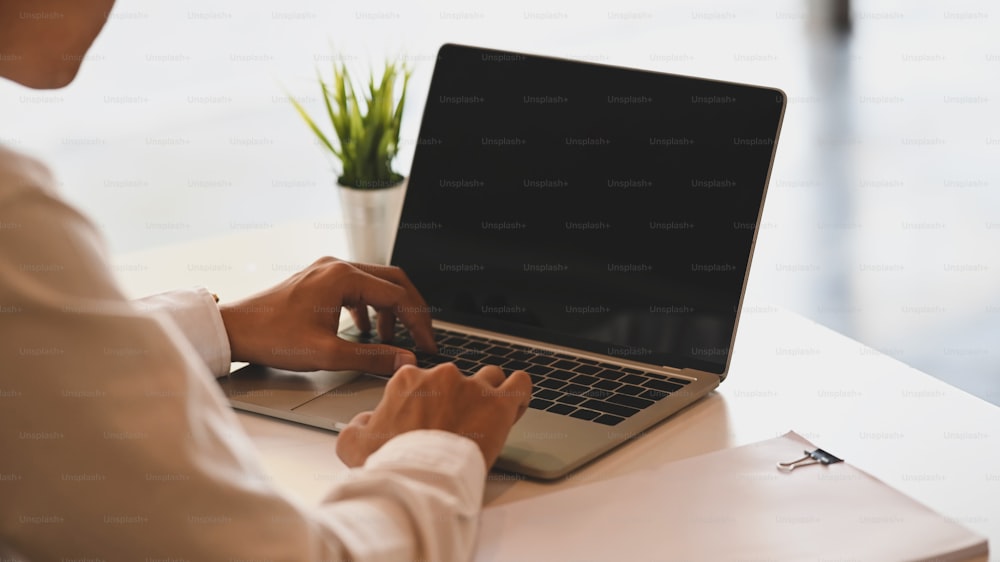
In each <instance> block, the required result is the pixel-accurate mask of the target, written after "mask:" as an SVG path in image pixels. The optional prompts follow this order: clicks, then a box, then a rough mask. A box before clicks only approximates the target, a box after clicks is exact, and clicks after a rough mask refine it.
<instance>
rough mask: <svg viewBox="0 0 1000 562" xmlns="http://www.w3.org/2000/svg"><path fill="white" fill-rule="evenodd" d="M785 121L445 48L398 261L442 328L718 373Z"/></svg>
mask: <svg viewBox="0 0 1000 562" xmlns="http://www.w3.org/2000/svg"><path fill="white" fill-rule="evenodd" d="M783 107H784V98H783V95H782V94H781V92H780V91H778V90H773V89H767V88H759V87H754V86H746V85H739V84H730V83H722V82H714V81H709V80H701V79H694V78H688V77H682V76H675V75H667V74H658V73H652V72H642V71H635V70H628V69H622V68H615V67H608V66H602V65H595V64H586V63H576V62H569V61H564V60H558V59H549V58H544V57H535V56H526V55H517V54H513V53H506V52H501V51H490V50H483V49H476V48H469V47H460V46H455V45H446V46H444V47H442V49H441V51H440V53H439V57H438V60H437V64H436V67H435V70H434V76H433V79H432V83H431V87H430V92H429V96H428V100H427V105H426V108H425V110H424V117H423V123H422V125H421V129H420V135H419V140H418V146H417V149H416V153H415V156H414V162H413V168H412V170H411V174H410V181H409V187H408V193H407V196H406V202H405V205H404V209H403V214H402V218H401V221H400V229H399V233H398V235H397V238H396V244H395V247H394V251H393V259H392V262H393V264H395V265H398V266H400V267H402V268H404V269H405V270H406V272H407V273H408V274H409V276H410V278H411V279H412V280H413V282H414V283H415V284H416V286H417V288H418V289H419V290H420V291H421V292H422V293H423V295H424V297H425V298H426V299H427V302H428V304H429V305H430V306H431V307H432V312H433V314H434V316H435V317H436V318H440V319H442V320H446V321H450V322H456V323H460V324H465V325H470V326H475V327H478V328H482V329H487V330H492V331H497V332H502V333H507V334H512V335H517V336H521V337H526V338H531V339H536V340H542V341H548V342H552V343H556V344H559V345H567V346H572V347H575V348H581V349H586V350H590V351H593V352H596V353H600V354H606V355H612V356H616V357H621V358H623V359H631V360H635V361H641V362H644V363H653V364H657V365H668V366H671V367H677V368H683V367H690V368H696V369H701V370H706V371H710V372H715V373H722V372H723V370H724V369H725V367H726V365H727V359H728V354H729V349H730V343H731V339H732V337H733V332H734V326H735V322H736V313H737V310H738V307H739V305H740V298H741V295H742V292H743V283H744V278H745V273H746V269H747V266H748V263H749V258H750V253H751V249H752V245H753V238H754V232H755V228H756V224H757V220H758V216H759V211H760V208H761V205H762V202H763V195H764V191H765V183H766V180H767V174H768V169H769V166H770V162H771V159H772V156H773V150H774V141H775V139H776V138H777V134H778V128H779V125H780V120H781V114H782V109H783Z"/></svg>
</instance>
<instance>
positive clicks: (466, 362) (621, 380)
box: [393, 326, 691, 425]
mask: <svg viewBox="0 0 1000 562" xmlns="http://www.w3.org/2000/svg"><path fill="white" fill-rule="evenodd" d="M434 339H435V340H436V341H437V342H438V353H436V354H433V353H424V352H422V351H414V353H416V356H417V366H419V367H423V368H428V367H433V366H435V365H439V364H441V363H447V362H449V361H450V362H454V363H455V365H456V366H457V367H458V368H459V369H460V370H461V371H462V372H463V373H465V374H466V375H471V374H473V373H475V372H476V371H478V370H479V369H480V368H482V367H484V366H486V365H496V366H498V367H500V368H502V369H503V370H504V371H505V372H507V373H510V372H512V371H518V370H521V371H526V372H527V373H528V374H529V375H531V382H532V383H533V385H534V390H533V392H532V397H531V404H530V407H531V408H533V409H535V410H544V411H546V412H551V413H553V414H559V415H563V416H570V417H572V418H578V419H581V420H588V421H594V422H596V423H600V424H604V425H617V424H619V423H621V422H623V421H625V419H626V418H629V417H631V416H634V415H635V414H637V413H639V411H640V410H643V409H646V408H648V407H650V406H652V405H653V404H654V403H655V402H657V401H658V400H662V399H663V398H665V397H666V396H668V395H670V394H671V393H673V392H676V391H678V390H680V389H682V388H684V387H685V386H686V385H687V384H689V383H690V382H691V381H688V380H685V379H681V378H678V377H670V376H667V375H662V374H660V373H651V372H648V371H643V370H640V369H633V368H627V367H622V366H620V365H612V364H611V363H603V362H600V361H595V360H593V359H587V358H582V357H575V356H573V355H567V354H565V353H555V352H552V351H549V350H546V349H537V348H532V347H527V346H523V345H516V344H511V343H507V342H503V341H500V340H494V339H488V338H483V337H479V336H473V335H469V334H463V333H460V332H455V331H452V330H444V329H441V328H435V329H434ZM393 345H397V346H400V347H405V348H409V349H415V345H414V343H413V340H412V338H410V334H409V333H408V332H407V331H406V329H405V328H404V327H402V326H397V328H396V334H395V340H394V341H393Z"/></svg>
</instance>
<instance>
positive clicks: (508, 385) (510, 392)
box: [497, 371, 531, 421]
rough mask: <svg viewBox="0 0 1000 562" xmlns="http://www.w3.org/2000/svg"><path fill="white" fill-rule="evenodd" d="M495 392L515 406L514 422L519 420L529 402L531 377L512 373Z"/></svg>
mask: <svg viewBox="0 0 1000 562" xmlns="http://www.w3.org/2000/svg"><path fill="white" fill-rule="evenodd" d="M497 391H498V392H499V393H500V394H501V395H502V396H504V397H506V398H508V399H509V400H510V401H511V402H512V403H514V404H515V405H516V406H517V414H516V415H515V416H514V421H517V420H519V419H521V416H523V415H524V412H526V411H527V410H528V404H529V403H530V402H531V376H529V375H528V373H526V372H524V371H514V372H513V373H511V375H510V376H509V377H507V380H505V381H503V383H502V384H501V385H500V386H499V387H498V388H497Z"/></svg>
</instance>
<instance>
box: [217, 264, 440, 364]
mask: <svg viewBox="0 0 1000 562" xmlns="http://www.w3.org/2000/svg"><path fill="white" fill-rule="evenodd" d="M369 306H371V307H373V308H375V310H376V311H377V312H378V320H377V326H376V330H377V332H378V334H379V335H380V336H381V338H382V340H383V341H386V342H388V341H390V340H392V336H393V329H394V328H395V325H396V321H397V319H398V320H399V321H400V322H401V323H402V324H403V325H404V326H405V327H406V329H407V333H408V336H411V337H412V340H410V341H411V342H413V343H414V344H415V346H416V348H417V349H420V350H422V351H425V352H434V351H437V344H436V343H435V342H434V336H433V334H432V333H431V316H430V313H429V312H428V310H429V309H428V307H427V303H426V302H425V301H424V299H423V297H421V296H420V293H419V292H418V291H417V289H416V288H415V287H414V286H413V283H411V282H410V280H409V279H408V278H407V277H406V274H405V273H403V271H402V270H401V269H399V268H398V267H389V266H383V265H367V264H353V263H349V262H345V261H341V260H338V259H334V258H320V259H319V260H317V261H316V262H314V263H313V264H312V265H310V266H309V267H307V268H305V269H304V270H302V271H300V272H298V273H296V274H295V275H292V276H291V277H290V278H288V279H287V280H285V281H284V282H282V283H279V284H278V285H276V286H275V287H272V288H271V289H268V290H266V291H263V292H261V293H258V294H256V295H253V296H251V297H249V298H247V299H244V300H242V301H237V302H235V303H231V304H230V303H226V304H223V305H221V306H220V307H219V310H220V312H221V313H222V321H223V323H224V324H225V326H226V333H227V335H228V336H229V346H230V349H231V351H232V360H233V361H247V362H250V363H256V364H259V365H267V366H270V367H277V368H280V369H288V370H293V371H315V370H319V369H327V370H331V371H336V370H341V369H352V370H359V371H367V372H370V373H375V374H380V375H390V374H392V373H393V372H395V371H396V369H398V368H399V367H401V366H403V365H413V364H415V363H416V357H415V356H414V355H413V352H412V351H410V350H404V349H401V348H399V347H397V346H392V345H388V344H366V343H355V342H349V341H347V340H344V339H341V338H340V337H338V335H337V329H338V327H339V323H340V311H341V308H347V309H348V310H349V311H350V313H351V315H352V316H353V317H354V321H355V323H356V324H357V326H358V327H359V328H360V329H361V330H363V331H368V330H370V329H371V321H370V320H369V318H368V307H369Z"/></svg>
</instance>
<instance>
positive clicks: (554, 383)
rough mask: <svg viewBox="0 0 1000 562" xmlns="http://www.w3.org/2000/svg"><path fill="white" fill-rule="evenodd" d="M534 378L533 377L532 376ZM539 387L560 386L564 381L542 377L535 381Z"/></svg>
mask: <svg viewBox="0 0 1000 562" xmlns="http://www.w3.org/2000/svg"><path fill="white" fill-rule="evenodd" d="M532 380H534V378H532ZM537 385H538V386H540V387H541V388H562V387H564V386H566V383H565V382H563V381H560V380H556V379H542V380H540V381H539V382H538V383H537Z"/></svg>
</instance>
